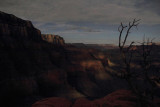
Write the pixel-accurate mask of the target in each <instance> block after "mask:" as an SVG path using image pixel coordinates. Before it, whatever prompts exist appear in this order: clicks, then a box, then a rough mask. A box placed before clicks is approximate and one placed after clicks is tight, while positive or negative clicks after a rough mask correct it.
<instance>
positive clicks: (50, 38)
mask: <svg viewBox="0 0 160 107" xmlns="http://www.w3.org/2000/svg"><path fill="white" fill-rule="evenodd" d="M41 36H42V39H43V40H45V41H47V42H49V43H53V44H56V45H64V44H65V42H64V39H63V38H62V37H60V36H58V35H52V34H42V35H41Z"/></svg>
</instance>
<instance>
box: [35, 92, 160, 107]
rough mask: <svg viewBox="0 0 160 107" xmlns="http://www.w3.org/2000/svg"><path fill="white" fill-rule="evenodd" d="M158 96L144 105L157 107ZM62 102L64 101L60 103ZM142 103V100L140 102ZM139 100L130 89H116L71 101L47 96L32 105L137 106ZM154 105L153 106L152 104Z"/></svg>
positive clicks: (78, 106) (52, 106) (79, 106)
mask: <svg viewBox="0 0 160 107" xmlns="http://www.w3.org/2000/svg"><path fill="white" fill-rule="evenodd" d="M159 101H160V99H159V98H155V99H154V100H153V102H152V105H151V104H150V103H147V102H144V103H143V105H142V106H144V107H146V106H147V107H159ZM60 102H64V103H60ZM141 103H142V102H141ZM139 104H140V102H139V99H138V97H137V96H136V95H135V94H133V93H132V92H131V91H130V90H117V91H115V92H112V93H111V94H109V95H107V96H105V97H103V98H99V99H96V100H88V99H87V98H79V99H76V100H75V101H74V102H73V103H71V101H69V100H67V99H65V98H55V97H53V98H48V99H44V100H40V101H37V102H36V103H34V104H33V105H32V107H41V106H45V107H46V106H47V107H60V105H61V106H63V107H137V106H139ZM153 105H154V106H153Z"/></svg>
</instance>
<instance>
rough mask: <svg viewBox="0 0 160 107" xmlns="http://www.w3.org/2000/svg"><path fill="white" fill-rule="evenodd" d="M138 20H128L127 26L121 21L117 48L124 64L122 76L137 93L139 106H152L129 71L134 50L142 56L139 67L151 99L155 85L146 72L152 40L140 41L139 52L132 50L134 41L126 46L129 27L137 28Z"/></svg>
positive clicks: (149, 61) (149, 62) (148, 65)
mask: <svg viewBox="0 0 160 107" xmlns="http://www.w3.org/2000/svg"><path fill="white" fill-rule="evenodd" d="M139 21H140V20H136V19H134V20H133V22H129V24H128V26H126V25H123V23H121V24H120V26H119V27H118V31H119V49H120V53H121V56H122V59H123V62H124V65H125V71H124V72H123V78H124V79H125V80H126V81H127V82H128V84H129V87H130V89H131V90H132V91H133V93H135V95H137V97H138V98H139V104H140V106H144V105H143V104H150V105H152V106H153V103H152V102H150V99H148V97H147V96H146V95H144V94H143V92H142V91H140V90H139V88H138V87H137V86H136V84H133V81H134V80H137V77H136V76H135V74H134V73H133V72H131V61H132V58H133V52H136V53H139V55H140V57H141V58H142V60H141V68H142V72H143V75H144V80H146V81H147V82H148V83H149V84H151V89H150V90H149V94H150V96H151V97H152V99H153V96H154V88H155V87H156V85H155V83H154V81H153V80H152V79H151V78H150V77H149V74H148V72H149V69H150V66H151V60H150V58H149V57H150V56H151V51H152V44H153V42H152V40H151V41H150V40H149V39H148V40H147V42H146V41H145V40H144V41H143V42H142V43H141V48H142V49H140V51H141V52H139V50H138V51H135V50H133V47H134V42H131V43H130V44H129V45H128V46H126V41H127V38H128V36H129V34H130V31H131V29H132V28H134V27H135V28H137V26H138V25H139ZM125 30H126V33H125V35H124V39H123V40H122V36H123V33H124V32H125ZM136 47H138V46H136ZM143 91H144V92H145V91H146V90H143Z"/></svg>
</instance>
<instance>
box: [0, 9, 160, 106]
mask: <svg viewBox="0 0 160 107" xmlns="http://www.w3.org/2000/svg"><path fill="white" fill-rule="evenodd" d="M110 47H111V48H113V46H110ZM0 65H1V67H0V85H1V88H0V95H1V96H0V100H1V105H4V107H5V106H6V107H10V106H13V105H14V106H17V107H30V106H31V105H32V106H33V107H41V106H44V105H45V106H47V107H60V106H64V107H70V106H73V107H81V106H82V107H88V106H92V107H99V106H100V107H108V106H109V107H115V106H120V107H135V106H136V105H137V103H136V100H137V98H136V96H135V95H134V94H133V93H132V92H131V91H129V88H128V87H127V82H126V81H125V80H123V79H121V78H118V77H117V76H116V75H115V73H118V71H115V72H112V70H109V69H110V68H111V67H112V66H116V64H114V63H112V62H111V61H110V60H109V58H108V57H107V56H106V55H105V53H103V52H102V51H101V50H98V49H96V48H84V47H77V46H76V45H73V44H66V43H65V41H64V39H63V38H62V37H60V36H58V35H54V34H41V31H40V30H38V29H37V28H35V27H34V26H33V24H32V23H31V21H27V20H23V19H20V18H18V17H16V16H14V15H11V14H7V13H4V12H0ZM62 102H63V103H62ZM155 103H156V104H157V103H159V101H155Z"/></svg>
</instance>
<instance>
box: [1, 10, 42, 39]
mask: <svg viewBox="0 0 160 107" xmlns="http://www.w3.org/2000/svg"><path fill="white" fill-rule="evenodd" d="M0 36H12V37H15V38H22V39H28V40H41V32H40V30H38V29H36V28H34V26H33V25H32V23H31V21H27V20H23V19H20V18H18V17H16V16H14V15H11V14H6V13H4V12H0ZM4 38H5V37H4Z"/></svg>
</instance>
